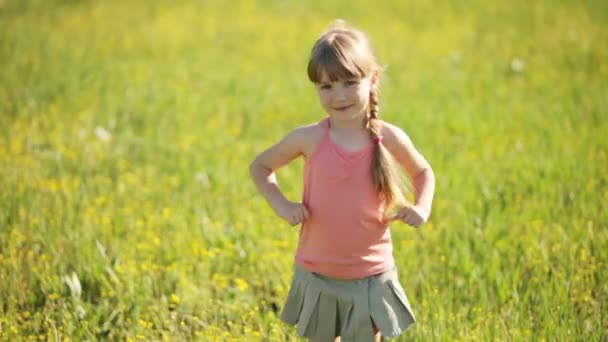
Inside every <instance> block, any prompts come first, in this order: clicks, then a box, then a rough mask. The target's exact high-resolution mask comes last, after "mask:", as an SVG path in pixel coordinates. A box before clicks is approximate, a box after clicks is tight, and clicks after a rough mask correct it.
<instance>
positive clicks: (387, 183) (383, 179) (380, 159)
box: [368, 86, 404, 208]
mask: <svg viewBox="0 0 608 342" xmlns="http://www.w3.org/2000/svg"><path fill="white" fill-rule="evenodd" d="M379 111H380V106H379V104H378V90H377V89H376V87H375V86H374V87H372V89H371V91H370V93H369V116H368V129H369V134H370V136H371V138H372V140H373V142H374V151H373V156H372V165H371V167H372V179H373V182H374V185H375V186H376V191H377V192H378V193H379V194H380V195H381V196H382V197H383V199H384V201H385V204H386V207H387V208H389V207H391V206H393V205H395V204H399V203H402V202H404V196H403V192H402V191H401V189H400V187H399V182H398V179H399V176H398V174H397V173H396V169H395V165H394V161H393V159H392V158H391V156H390V153H389V152H388V151H387V150H386V148H385V147H384V146H383V145H382V132H381V129H382V127H381V123H380V119H379V118H378V113H379Z"/></svg>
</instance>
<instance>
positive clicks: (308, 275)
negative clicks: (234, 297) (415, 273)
mask: <svg viewBox="0 0 608 342" xmlns="http://www.w3.org/2000/svg"><path fill="white" fill-rule="evenodd" d="M281 319H282V320H283V321H284V322H285V323H287V324H290V325H297V332H298V334H299V335H300V336H302V337H305V338H308V339H311V340H312V341H318V342H324V341H333V339H334V338H335V337H336V336H341V337H342V341H343V342H351V341H356V342H359V341H364V342H369V341H373V340H374V326H375V327H376V328H377V329H378V330H379V331H380V333H381V334H382V337H383V339H386V338H391V337H395V336H398V335H400V334H402V333H403V332H404V331H405V330H406V329H407V328H408V327H409V326H410V325H412V324H413V323H414V322H415V321H416V319H415V317H414V314H413V312H412V309H411V307H410V303H409V301H408V299H407V296H406V295H405V291H404V290H403V287H402V286H401V284H400V283H399V278H398V275H397V269H396V268H393V269H392V270H390V271H387V272H384V273H382V274H378V275H375V276H371V277H368V278H364V279H356V280H343V279H335V278H331V277H327V276H323V275H320V274H317V273H313V272H310V271H308V270H306V269H304V268H302V267H301V266H300V265H298V264H297V263H296V264H295V267H294V276H293V280H292V283H291V288H290V289H289V294H288V295H287V300H286V302H285V306H284V308H283V311H282V313H281Z"/></svg>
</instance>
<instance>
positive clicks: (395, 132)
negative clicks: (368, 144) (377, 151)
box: [380, 120, 410, 145]
mask: <svg viewBox="0 0 608 342" xmlns="http://www.w3.org/2000/svg"><path fill="white" fill-rule="evenodd" d="M380 125H381V128H380V132H381V135H382V142H383V143H384V144H387V145H395V144H402V143H404V142H405V141H409V140H410V138H409V136H408V135H407V133H405V131H404V130H403V129H402V128H401V127H399V126H396V125H393V124H391V123H389V122H386V121H383V120H380Z"/></svg>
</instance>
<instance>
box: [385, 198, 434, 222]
mask: <svg viewBox="0 0 608 342" xmlns="http://www.w3.org/2000/svg"><path fill="white" fill-rule="evenodd" d="M428 218H429V212H428V211H427V210H426V209H424V208H422V207H421V206H417V205H412V204H409V203H408V204H406V205H405V206H404V207H403V208H402V209H401V210H399V212H397V213H396V214H395V215H393V216H391V217H390V218H389V221H394V220H401V221H403V222H404V223H406V224H408V225H410V226H412V227H420V226H422V225H423V224H425V223H426V221H427V220H428Z"/></svg>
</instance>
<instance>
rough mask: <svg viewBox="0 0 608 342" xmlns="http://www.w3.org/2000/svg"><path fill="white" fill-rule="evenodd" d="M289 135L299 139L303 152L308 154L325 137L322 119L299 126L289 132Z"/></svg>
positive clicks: (295, 139)
mask: <svg viewBox="0 0 608 342" xmlns="http://www.w3.org/2000/svg"><path fill="white" fill-rule="evenodd" d="M288 137H290V138H291V139H293V140H294V141H297V144H298V145H299V146H300V147H301V149H302V153H303V154H304V155H305V156H308V155H310V154H311V153H312V152H313V151H314V149H315V148H316V147H317V145H318V144H319V143H320V142H321V140H322V139H323V125H322V121H321V122H315V123H312V124H308V125H303V126H300V127H297V128H296V129H294V130H293V131H292V132H291V133H289V135H288Z"/></svg>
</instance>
